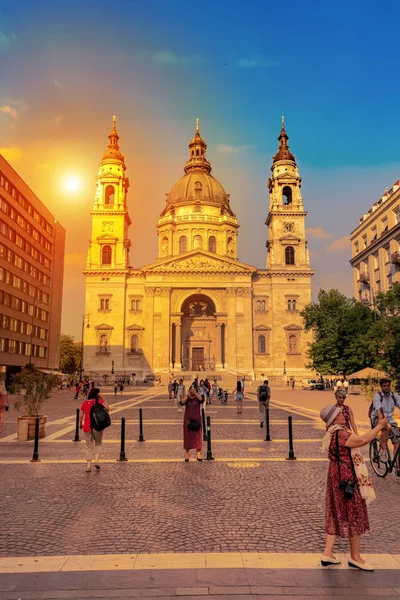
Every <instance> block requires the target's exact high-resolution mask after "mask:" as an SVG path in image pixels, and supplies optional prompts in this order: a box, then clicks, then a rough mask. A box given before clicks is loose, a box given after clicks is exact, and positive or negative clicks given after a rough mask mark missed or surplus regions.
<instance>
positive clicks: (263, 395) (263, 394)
mask: <svg viewBox="0 0 400 600" xmlns="http://www.w3.org/2000/svg"><path fill="white" fill-rule="evenodd" d="M269 392H270V390H269V386H268V385H262V386H261V387H260V389H259V391H258V394H259V401H260V402H267V400H268V396H269Z"/></svg>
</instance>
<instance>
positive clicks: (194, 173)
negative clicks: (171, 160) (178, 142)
mask: <svg viewBox="0 0 400 600" xmlns="http://www.w3.org/2000/svg"><path fill="white" fill-rule="evenodd" d="M206 151H207V144H206V141H205V139H203V138H202V137H201V135H200V132H199V125H198V121H197V123H196V133H195V135H194V137H193V138H192V139H191V140H190V142H189V159H188V160H187V161H186V163H185V167H184V170H185V175H183V177H181V178H180V179H179V180H178V181H177V182H176V183H175V185H174V186H173V188H172V189H171V191H170V193H169V194H167V198H166V206H165V208H164V211H163V214H165V213H166V211H168V209H169V208H170V207H172V206H174V207H175V206H177V205H179V204H194V203H196V202H199V203H203V204H212V205H215V206H220V207H224V208H226V209H227V211H228V212H229V213H231V208H230V206H229V194H227V193H226V192H225V190H224V188H223V187H222V185H221V184H220V182H219V181H218V180H217V179H215V177H213V176H212V175H211V164H210V162H209V161H208V160H207V156H206Z"/></svg>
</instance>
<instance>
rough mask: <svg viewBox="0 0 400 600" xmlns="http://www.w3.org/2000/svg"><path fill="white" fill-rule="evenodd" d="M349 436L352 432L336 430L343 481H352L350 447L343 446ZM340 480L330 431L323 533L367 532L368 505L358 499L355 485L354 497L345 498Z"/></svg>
mask: <svg viewBox="0 0 400 600" xmlns="http://www.w3.org/2000/svg"><path fill="white" fill-rule="evenodd" d="M350 435H351V431H348V430H344V429H341V430H339V432H338V441H339V456H340V459H341V461H344V462H341V463H340V471H341V479H342V481H346V480H347V481H354V473H353V469H352V468H351V454H350V448H346V446H345V443H346V441H347V439H348V437H349V436H350ZM344 463H346V464H344ZM339 483H340V482H339V470H338V464H337V459H336V433H333V435H332V440H331V443H330V446H329V468H328V477H327V482H326V504H325V532H326V533H328V534H330V535H337V536H340V537H341V538H347V537H349V536H350V537H353V536H355V535H362V534H363V533H366V532H367V531H370V527H369V520H368V511H367V505H366V503H365V500H363V499H362V498H361V494H360V490H359V488H358V486H356V488H355V490H354V495H353V498H351V500H345V498H344V493H343V490H341V489H340V487H339Z"/></svg>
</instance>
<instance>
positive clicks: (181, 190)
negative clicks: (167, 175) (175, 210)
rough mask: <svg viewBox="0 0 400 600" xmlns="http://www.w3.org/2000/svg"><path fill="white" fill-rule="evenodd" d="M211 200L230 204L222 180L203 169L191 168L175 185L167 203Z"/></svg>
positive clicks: (221, 203)
mask: <svg viewBox="0 0 400 600" xmlns="http://www.w3.org/2000/svg"><path fill="white" fill-rule="evenodd" d="M196 200H199V201H203V202H204V201H206V202H207V201H208V200H209V201H211V202H212V203H213V204H214V203H215V204H220V205H221V206H222V205H226V206H229V196H228V195H227V193H226V192H225V190H224V188H223V187H222V185H221V184H220V182H219V181H218V180H217V179H215V177H213V176H212V175H211V174H210V173H207V171H203V170H200V169H199V170H193V171H192V170H190V171H189V172H188V173H186V174H185V175H184V176H183V177H181V178H180V179H179V181H177V182H176V183H175V185H174V186H173V188H172V190H171V191H170V193H169V194H168V197H167V205H169V206H170V205H171V204H174V205H176V204H177V203H180V202H195V201H196Z"/></svg>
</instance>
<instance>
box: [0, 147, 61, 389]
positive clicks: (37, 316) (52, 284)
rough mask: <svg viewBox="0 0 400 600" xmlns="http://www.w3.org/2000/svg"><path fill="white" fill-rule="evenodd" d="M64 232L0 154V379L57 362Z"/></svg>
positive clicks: (55, 364)
mask: <svg viewBox="0 0 400 600" xmlns="http://www.w3.org/2000/svg"><path fill="white" fill-rule="evenodd" d="M64 247H65V230H64V228H63V227H62V226H61V225H60V224H59V223H58V222H57V221H56V219H55V218H54V216H53V215H52V214H51V212H50V211H49V210H48V209H47V208H46V207H45V206H44V204H43V203H42V202H41V201H40V200H39V198H38V197H37V196H35V194H34V193H33V192H32V190H31V189H30V188H29V187H28V186H27V184H26V183H25V182H24V181H23V180H22V179H21V177H20V176H19V175H18V174H17V173H16V172H15V171H14V169H13V168H12V167H11V165H9V163H8V162H7V161H6V160H5V159H4V158H3V157H2V156H1V155H0V376H1V377H2V378H3V379H4V377H5V375H6V376H7V379H9V376H10V375H12V373H15V372H17V371H18V370H20V368H21V366H23V365H25V364H27V363H28V362H32V363H34V364H35V366H37V367H40V368H46V369H56V368H58V363H59V353H60V336H61V307H62V290H63V273H64Z"/></svg>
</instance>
